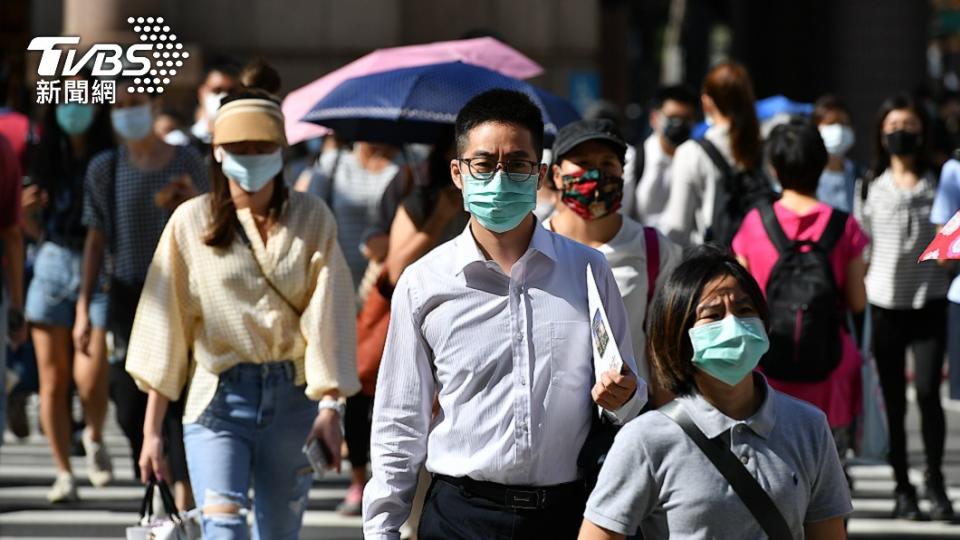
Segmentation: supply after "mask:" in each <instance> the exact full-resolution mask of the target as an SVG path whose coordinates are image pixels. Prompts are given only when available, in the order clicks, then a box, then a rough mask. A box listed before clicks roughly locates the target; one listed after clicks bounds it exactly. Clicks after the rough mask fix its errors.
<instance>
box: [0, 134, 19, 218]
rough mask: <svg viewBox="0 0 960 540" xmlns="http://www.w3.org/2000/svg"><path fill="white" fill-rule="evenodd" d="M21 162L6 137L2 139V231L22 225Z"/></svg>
mask: <svg viewBox="0 0 960 540" xmlns="http://www.w3.org/2000/svg"><path fill="white" fill-rule="evenodd" d="M22 186H23V175H22V174H21V173H20V160H19V159H17V155H16V154H15V153H14V152H13V147H12V146H11V145H10V143H9V142H7V139H6V137H0V229H6V228H9V227H11V226H13V225H16V224H18V223H20V189H21V187H22Z"/></svg>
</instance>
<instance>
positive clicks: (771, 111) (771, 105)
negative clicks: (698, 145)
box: [690, 95, 813, 139]
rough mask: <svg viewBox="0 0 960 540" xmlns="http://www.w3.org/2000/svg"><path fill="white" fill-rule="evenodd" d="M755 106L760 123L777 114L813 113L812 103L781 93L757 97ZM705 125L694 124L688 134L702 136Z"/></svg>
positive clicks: (803, 114) (695, 136) (704, 123)
mask: <svg viewBox="0 0 960 540" xmlns="http://www.w3.org/2000/svg"><path fill="white" fill-rule="evenodd" d="M756 108H757V120H759V121H760V123H761V124H764V123H766V122H768V121H770V120H774V119H775V118H777V117H778V116H781V117H782V116H810V115H811V114H813V104H812V103H801V102H799V101H793V100H791V99H790V98H788V97H786V96H781V95H775V96H770V97H767V98H763V99H758V100H757V103H756ZM707 127H708V126H707V123H706V122H700V123H699V124H697V125H696V126H694V128H693V133H691V135H690V136H691V137H693V138H694V139H699V138H701V137H703V134H704V133H706V132H707ZM763 135H764V136H766V135H767V133H766V132H764V133H763Z"/></svg>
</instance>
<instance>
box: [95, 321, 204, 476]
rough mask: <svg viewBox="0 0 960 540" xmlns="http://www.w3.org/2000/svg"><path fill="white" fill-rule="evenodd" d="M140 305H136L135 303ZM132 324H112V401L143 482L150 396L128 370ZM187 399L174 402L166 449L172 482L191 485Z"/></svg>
mask: <svg viewBox="0 0 960 540" xmlns="http://www.w3.org/2000/svg"><path fill="white" fill-rule="evenodd" d="M134 305H136V303H134ZM129 321H130V323H129V324H122V323H121V324H116V323H114V324H111V329H110V331H111V332H112V333H113V344H114V353H115V354H116V356H117V358H116V359H115V360H116V361H115V362H112V363H111V364H110V387H109V389H110V400H111V401H113V404H114V406H115V407H116V411H117V423H118V424H120V429H121V431H123V434H124V436H125V437H126V438H127V440H128V441H129V442H130V451H131V452H132V453H133V477H134V478H136V479H139V478H140V465H139V463H138V461H139V459H140V450H141V449H142V448H143V420H144V417H145V416H146V414H147V394H146V393H144V392H142V391H141V390H140V388H139V387H138V386H137V383H136V382H134V380H133V377H131V376H130V374H129V373H127V370H126V369H125V367H124V364H125V363H126V356H127V345H128V344H129V343H130V332H131V330H132V326H133V318H132V317H130V319H129ZM183 401H184V398H181V399H180V400H179V401H171V402H170V405H169V406H168V407H167V414H166V416H165V417H164V419H163V439H164V448H165V450H166V453H167V465H168V466H169V467H170V476H171V478H170V480H172V481H174V482H178V481H184V482H187V481H189V477H188V475H187V455H186V451H185V450H184V448H183V406H184V403H183Z"/></svg>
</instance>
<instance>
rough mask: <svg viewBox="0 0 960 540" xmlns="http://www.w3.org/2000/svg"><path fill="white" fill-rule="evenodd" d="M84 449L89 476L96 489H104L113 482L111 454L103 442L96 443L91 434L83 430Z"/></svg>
mask: <svg viewBox="0 0 960 540" xmlns="http://www.w3.org/2000/svg"><path fill="white" fill-rule="evenodd" d="M83 449H84V451H85V452H86V454H87V476H88V477H89V478H90V483H91V484H93V486H94V487H103V486H105V485H107V484H109V483H110V481H112V480H113V463H112V462H111V461H110V454H108V453H107V448H106V447H105V446H104V445H103V443H102V442H96V441H94V440H93V439H92V438H91V437H90V432H89V431H87V430H83Z"/></svg>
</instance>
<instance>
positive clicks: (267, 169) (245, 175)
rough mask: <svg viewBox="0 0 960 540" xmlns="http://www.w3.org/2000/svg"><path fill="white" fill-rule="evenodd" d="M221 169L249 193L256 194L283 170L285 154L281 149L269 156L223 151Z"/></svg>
mask: <svg viewBox="0 0 960 540" xmlns="http://www.w3.org/2000/svg"><path fill="white" fill-rule="evenodd" d="M222 152H223V160H222V161H221V162H220V169H221V170H222V171H223V174H224V175H226V177H227V178H229V179H230V180H233V181H234V182H236V183H237V185H238V186H240V188H241V189H242V190H244V191H246V192H247V193H256V192H258V191H260V190H261V189H263V187H264V186H266V185H267V182H269V181H270V180H272V179H273V177H275V176H276V175H277V174H279V173H280V170H281V169H283V153H282V152H281V151H280V149H279V148H277V149H276V150H274V151H273V152H271V153H269V154H231V153H230V152H227V151H226V150H222Z"/></svg>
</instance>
